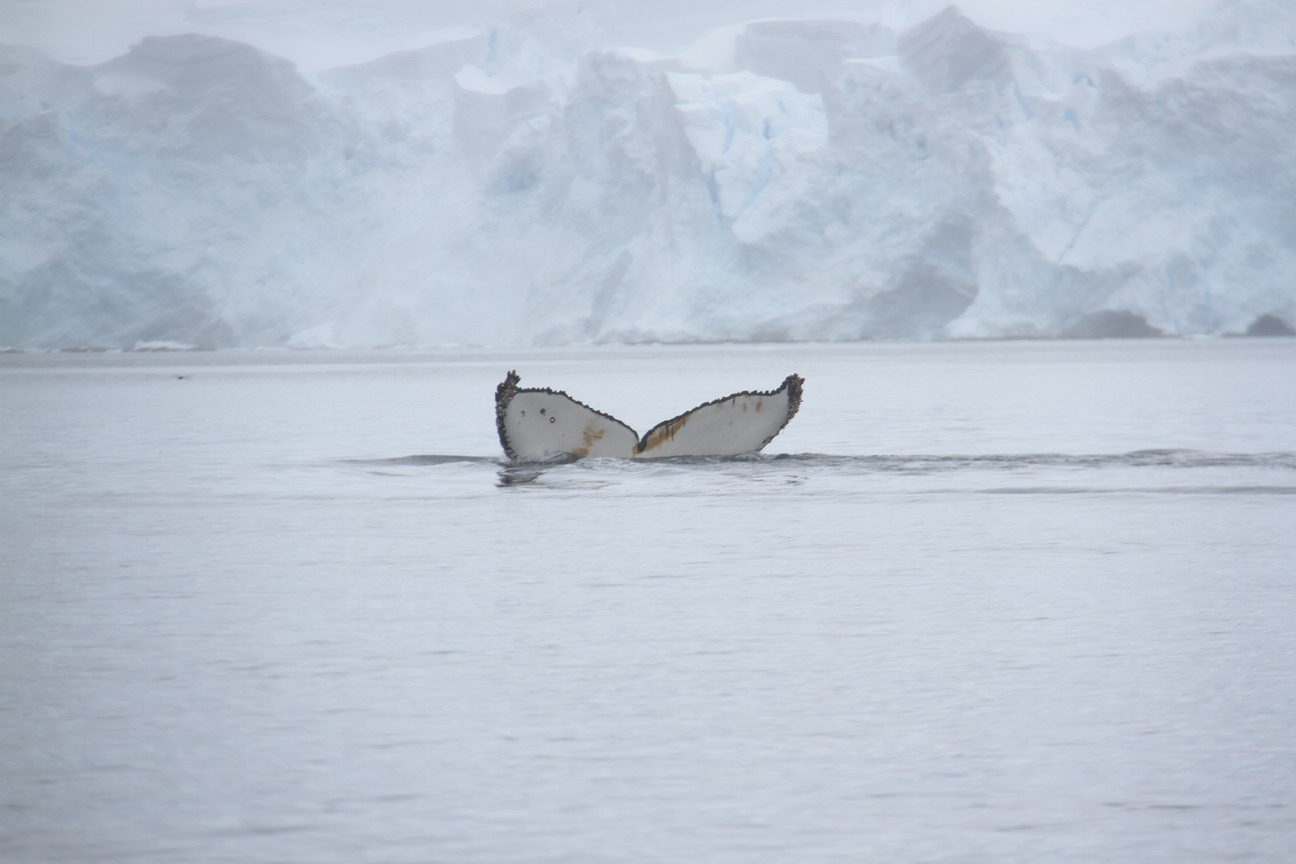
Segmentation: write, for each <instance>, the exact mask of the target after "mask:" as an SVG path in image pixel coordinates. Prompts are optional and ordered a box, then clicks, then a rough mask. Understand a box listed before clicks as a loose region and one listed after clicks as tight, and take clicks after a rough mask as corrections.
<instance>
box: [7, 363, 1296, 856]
mask: <svg viewBox="0 0 1296 864" xmlns="http://www.w3.org/2000/svg"><path fill="white" fill-rule="evenodd" d="M514 368H515V369H517V370H518V371H519V372H520V373H521V375H522V383H523V386H528V385H530V386H549V387H554V388H560V389H564V390H566V391H568V392H569V393H571V394H572V395H573V396H574V397H576V398H578V399H580V400H582V401H584V402H587V403H589V404H591V405H593V406H594V407H596V408H599V409H601V410H604V411H607V412H610V413H612V414H615V415H616V416H617V417H619V418H621V419H622V420H625V421H626V422H628V423H630V424H631V425H632V426H634V427H636V428H638V429H640V430H641V431H642V430H644V429H647V428H648V427H649V426H651V425H653V424H654V423H656V422H657V421H659V420H663V419H665V418H668V417H671V416H674V415H676V414H678V413H680V412H681V411H683V410H685V409H687V408H690V407H692V406H693V405H695V404H698V403H700V402H703V401H707V400H709V399H711V398H714V397H717V396H720V395H723V394H726V393H729V392H733V391H736V390H744V389H754V388H758V389H764V388H770V387H774V386H777V384H778V383H779V382H780V381H781V380H782V378H783V377H784V376H785V375H787V374H788V373H791V372H798V373H800V374H801V375H803V376H805V378H806V390H805V401H804V403H803V405H802V408H801V412H800V414H799V415H798V416H797V417H796V419H794V420H793V421H792V423H791V424H790V425H789V426H788V428H787V429H786V430H785V431H784V432H783V434H782V435H780V436H779V437H778V438H776V439H775V440H774V441H773V442H772V444H771V445H770V446H769V447H768V448H766V452H765V453H764V454H763V455H762V456H760V457H758V458H748V459H732V460H672V461H664V462H656V463H654V462H621V461H614V460H582V461H578V462H574V463H570V464H564V465H550V466H508V465H505V464H503V463H502V461H501V454H500V452H499V445H498V443H497V441H496V438H495V430H494V416H493V404H492V400H493V392H494V387H495V385H496V384H497V383H498V382H499V381H500V380H502V379H503V377H504V373H505V372H506V371H507V370H509V369H514ZM1294 559H1296V340H1282V339H1277V340H1211V341H1169V340H1164V341H1128V342H1126V341H1121V342H1115V341H1113V342H997V343H942V344H927V345H892V344H866V345H833V346H807V345H796V346H792V345H789V346H691V347H658V346H648V347H629V348H612V347H607V348H588V349H562V350H558V349H555V350H546V351H540V350H528V351H516V352H504V351H485V350H443V351H435V352H412V351H411V352H398V351H388V352H371V353H346V352H321V353H294V352H246V353H235V352H230V353H213V354H203V353H147V354H146V353H128V354H46V355H35V354H9V355H0V662H2V663H3V674H2V675H0V860H4V861H6V862H16V864H17V862H21V864H27V862H32V864H35V862H85V861H95V862H111V861H122V862H158V864H162V862H165V864H188V862H195V864H197V862H203V864H206V862H240V864H260V862H267V864H268V862H299V864H300V862H339V864H343V862H345V864H355V862H390V864H403V862H409V864H416V862H419V864H421V862H446V864H539V862H552V864H586V862H589V864H595V862H598V864H603V862H608V864H611V862H624V864H642V862H680V861H688V862H735V864H736V862H769V864H786V862H791V861H795V862H801V864H806V862H809V864H816V862H842V864H848V862H849V864H858V862H888V864H892V862H967V864H981V862H991V861H992V862H996V864H1006V862H1021V864H1027V862H1031V864H1036V862H1076V864H1082V862H1083V864H1092V862H1097V861H1101V862H1106V864H1112V862H1130V864H1133V862H1138V864H1149V862H1166V864H1171V862H1173V864H1182V862H1187V861H1191V862H1285V861H1290V860H1294V859H1293V856H1296V733H1294V732H1293V730H1296V560H1294Z"/></svg>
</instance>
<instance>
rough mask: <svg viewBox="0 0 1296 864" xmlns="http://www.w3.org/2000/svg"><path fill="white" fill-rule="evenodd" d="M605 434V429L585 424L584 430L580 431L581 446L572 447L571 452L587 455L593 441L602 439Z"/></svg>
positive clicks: (592, 446)
mask: <svg viewBox="0 0 1296 864" xmlns="http://www.w3.org/2000/svg"><path fill="white" fill-rule="evenodd" d="M606 434H607V430H606V429H595V428H594V426H593V425H587V426H586V427H585V431H583V432H581V444H582V446H580V447H574V448H572V451H571V452H572V453H573V454H574V455H576V456H588V455H589V452H590V450H592V449H593V448H594V444H595V442H598V441H602V440H603V436H604V435H606Z"/></svg>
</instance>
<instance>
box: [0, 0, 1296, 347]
mask: <svg viewBox="0 0 1296 864" xmlns="http://www.w3.org/2000/svg"><path fill="white" fill-rule="evenodd" d="M572 9H577V10H578V9H579V7H575V6H573V7H572ZM569 11H570V10H568V7H567V6H560V7H559V6H556V7H555V10H554V12H553V16H551V19H548V20H546V21H544V22H541V23H536V22H535V21H534V20H531V19H526V18H519V17H518V16H516V15H514V16H513V17H512V18H510V19H508V21H506V22H505V23H504V24H498V23H497V24H491V23H490V22H474V23H473V26H468V25H463V26H452V27H445V28H441V29H438V30H435V31H430V32H428V33H426V34H422V36H421V39H420V43H419V44H418V45H417V46H416V47H412V48H408V49H405V50H401V51H397V52H395V53H389V54H386V55H385V56H381V57H378V58H377V59H370V60H368V61H366V62H363V63H358V64H354V65H349V66H341V67H338V66H334V67H332V68H324V69H310V70H308V71H302V68H303V67H302V66H301V65H299V64H297V63H294V62H292V61H291V60H289V59H284V58H281V57H279V56H275V55H274V54H272V53H269V52H268V51H266V50H264V49H262V48H257V47H253V45H251V44H248V43H247V42H244V41H239V40H235V39H231V38H228V37H223V36H217V35H210V34H205V35H204V34H194V33H190V34H177V35H164V36H152V37H148V38H144V39H142V40H141V41H138V42H137V43H136V44H134V45H133V47H131V48H130V49H129V50H128V51H126V52H125V53H124V54H121V55H120V56H116V57H113V58H112V59H109V60H107V61H105V62H97V63H91V64H75V63H69V62H65V61H63V60H59V59H55V58H54V57H52V56H50V55H49V54H47V53H45V52H42V51H39V50H36V49H34V48H31V47H24V46H20V45H10V46H5V47H0V346H14V347H20V348H55V347H72V346H103V347H131V346H134V345H136V344H139V343H146V344H147V343H159V342H162V343H178V344H185V345H194V346H200V347H229V346H260V345H298V346H308V345H357V346H359V345H364V346H370V345H391V344H557V343H572V342H599V341H611V342H616V341H693V340H850V339H871V338H887V339H892V338H894V339H909V338H949V337H954V338H977V337H1020V336H1105V335H1150V334H1156V333H1163V334H1171V335H1197V334H1203V335H1205V334H1230V333H1244V332H1247V331H1248V330H1249V329H1253V330H1255V331H1258V332H1263V331H1278V332H1282V331H1285V330H1289V329H1290V328H1291V327H1293V326H1296V158H1293V157H1292V153H1293V149H1292V147H1293V145H1292V142H1293V141H1296V13H1293V12H1292V11H1291V10H1290V7H1289V6H1288V4H1286V3H1284V2H1280V0H1243V2H1228V3H1224V4H1222V5H1220V6H1218V7H1217V8H1216V9H1214V10H1213V11H1212V12H1210V13H1209V14H1206V15H1204V16H1203V17H1201V18H1200V19H1198V20H1195V21H1193V22H1191V23H1190V24H1188V25H1185V26H1180V27H1178V28H1177V29H1174V30H1170V31H1167V32H1164V33H1140V34H1135V35H1132V36H1129V37H1127V38H1123V39H1120V40H1118V41H1115V42H1111V43H1107V44H1103V45H1100V46H1097V47H1085V48H1078V47H1068V46H1065V45H1062V44H1059V43H1057V42H1053V41H1050V40H1048V39H1046V38H1043V37H1040V36H1038V35H1034V36H1028V35H1017V34H1010V33H1003V32H996V31H993V30H990V29H987V28H986V27H983V26H981V25H979V24H978V23H976V22H975V21H974V20H972V19H971V18H969V17H968V16H966V15H964V14H963V13H961V12H960V11H959V10H958V9H955V8H949V9H945V10H944V11H940V12H938V13H936V14H935V15H933V16H932V17H929V18H927V19H925V20H922V21H919V22H917V23H914V24H911V25H907V26H894V25H892V24H889V23H887V22H886V21H885V20H883V19H881V18H879V17H878V16H876V15H874V16H872V17H871V18H869V19H868V20H854V19H851V18H849V17H843V18H841V19H840V20H836V19H834V20H829V19H826V18H825V19H816V20H804V19H797V20H791V19H788V20H783V19H777V18H765V19H762V20H753V21H746V22H741V21H738V22H729V24H728V26H724V27H719V28H711V29H707V30H706V32H701V31H699V32H696V33H691V34H688V35H689V36H690V40H691V41H693V44H692V45H690V46H686V47H682V48H680V49H679V50H676V51H673V52H661V51H649V50H647V49H644V48H624V47H611V46H610V45H600V44H596V43H592V42H591V40H592V39H595V37H596V36H597V34H593V35H591V33H589V32H587V31H582V30H580V29H579V28H574V25H573V26H571V27H567V26H566V23H569V22H566V21H565V19H563V18H562V15H566V14H568V12H569ZM570 14H571V15H573V16H576V15H578V14H579V12H578V11H570ZM465 20H467V19H465ZM711 23H714V22H711ZM533 25H534V26H533ZM0 32H2V31H0ZM554 33H558V34H559V36H561V37H562V38H557V37H554ZM573 33H574V34H575V35H573Z"/></svg>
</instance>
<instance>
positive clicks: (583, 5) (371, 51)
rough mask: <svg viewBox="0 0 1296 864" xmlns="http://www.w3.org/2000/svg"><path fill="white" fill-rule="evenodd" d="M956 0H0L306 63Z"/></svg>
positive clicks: (1, 13) (975, 12)
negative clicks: (485, 31)
mask: <svg viewBox="0 0 1296 864" xmlns="http://www.w3.org/2000/svg"><path fill="white" fill-rule="evenodd" d="M1219 2H1221V0H961V2H959V3H958V5H959V6H960V8H962V9H963V10H964V11H965V12H966V13H967V14H968V15H969V16H970V17H971V18H973V19H974V20H976V21H977V22H979V23H981V24H982V25H983V26H986V27H989V28H991V29H996V30H1006V31H1009V32H1015V33H1031V34H1039V35H1045V36H1048V37H1049V38H1052V39H1055V40H1058V41H1061V42H1065V43H1068V44H1071V45H1075V46H1078V47H1090V46H1093V45H1098V44H1102V43H1104V42H1108V41H1111V40H1113V39H1116V38H1119V37H1121V36H1125V35H1128V34H1129V33H1134V32H1140V31H1146V30H1167V29H1170V30H1172V29H1175V28H1177V27H1181V26H1184V25H1186V24H1189V23H1191V22H1192V21H1194V20H1196V19H1197V18H1198V17H1200V16H1201V14H1203V12H1205V11H1206V10H1207V9H1209V8H1212V7H1214V6H1216V5H1218V4H1219ZM946 5H949V3H948V0H711V2H698V0H0V41H3V42H8V43H11V44H12V43H16V44H24V45H30V46H33V47H38V48H41V49H42V50H45V51H48V52H50V53H51V54H52V55H53V56H55V57H56V58H57V59H60V60H64V61H68V62H76V63H97V62H101V61H103V60H106V59H108V58H110V57H113V56H116V55H118V54H120V53H122V52H123V51H124V50H126V48H128V47H129V46H130V45H131V44H132V43H134V42H136V41H138V40H139V39H140V38H142V37H144V36H148V35H165V34H170V33H183V32H195V31H197V32H204V33H211V34H214V35H220V36H226V37H228V38H233V39H239V40H241V41H248V42H251V43H253V44H256V45H257V46H258V47H260V48H263V49H265V50H268V51H271V52H272V53H276V54H280V55H282V56H287V57H289V58H290V59H293V60H295V61H297V62H298V63H300V64H301V65H302V66H303V67H305V68H308V69H309V68H323V67H327V66H334V65H345V64H348V63H356V62H362V61H364V60H369V59H372V58H373V57H377V56H381V55H382V54H386V53H390V52H391V51H397V50H402V49H406V48H413V47H418V46H419V45H421V44H426V43H427V41H429V40H431V39H435V37H436V31H437V30H438V29H440V28H445V27H451V26H454V25H463V24H471V25H477V26H482V25H489V24H493V23H505V24H506V26H512V27H521V28H525V27H527V26H529V25H536V26H549V27H553V26H554V24H555V22H559V23H561V22H562V21H563V20H564V19H570V21H571V22H572V24H573V28H575V27H576V24H577V22H579V30H580V35H581V36H582V37H583V40H586V41H588V40H589V39H595V40H597V39H598V37H599V36H602V35H606V41H605V42H604V43H603V44H609V45H631V46H634V47H644V48H649V49H652V50H655V51H659V52H664V53H675V52H678V51H680V50H683V48H685V47H687V45H688V44H689V43H690V42H691V41H692V40H694V39H696V38H698V37H699V36H701V35H702V33H704V32H705V31H706V30H708V29H710V28H713V27H718V26H723V25H727V24H735V23H739V22H741V21H745V20H751V19H756V18H771V17H788V18H807V17H824V18H854V19H857V20H859V19H864V20H874V21H877V20H881V21H883V22H885V23H888V24H891V25H894V26H897V27H902V26H905V25H907V24H910V23H913V22H915V21H918V20H921V19H922V18H925V17H927V16H928V15H931V14H934V13H935V12H937V11H939V10H940V9H942V8H944V7H945V6H946Z"/></svg>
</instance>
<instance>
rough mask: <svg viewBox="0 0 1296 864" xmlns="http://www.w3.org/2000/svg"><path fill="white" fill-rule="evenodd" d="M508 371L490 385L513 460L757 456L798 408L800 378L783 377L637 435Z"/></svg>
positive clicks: (506, 448)
mask: <svg viewBox="0 0 1296 864" xmlns="http://www.w3.org/2000/svg"><path fill="white" fill-rule="evenodd" d="M520 381H521V378H520V377H519V376H518V374H517V372H513V371H510V372H509V373H508V375H507V376H505V378H504V380H503V381H502V382H500V385H499V386H498V387H496V388H495V426H496V429H498V431H499V438H500V444H501V445H502V446H503V447H504V452H505V454H507V455H508V457H509V458H510V459H512V460H513V461H515V462H518V461H522V462H529V461H541V460H549V459H561V458H571V457H573V456H575V457H580V456H611V457H616V458H622V459H659V458H664V457H667V456H739V455H742V454H744V453H755V452H757V451H758V450H760V449H761V448H763V447H764V446H765V445H766V444H768V443H769V442H770V441H772V440H773V439H774V436H775V435H777V434H778V433H779V432H781V431H782V430H783V427H784V426H786V425H787V424H788V421H789V420H791V419H792V418H793V417H794V416H795V415H796V413H797V409H798V408H800V407H801V388H802V385H803V384H804V383H805V380H804V379H803V378H802V377H801V376H800V375H789V376H788V377H787V378H785V379H784V380H783V383H782V384H781V385H779V387H778V389H776V390H743V391H742V392H740V393H733V394H731V395H729V396H722V397H720V398H719V399H713V400H711V401H710V402H704V403H703V404H701V405H699V406H697V407H696V408H694V409H693V410H691V411H686V412H684V413H683V414H681V415H679V416H678V417H673V418H671V419H670V420H666V421H664V422H662V423H658V424H657V425H656V426H654V427H653V428H651V429H649V430H648V431H647V432H646V433H644V435H643V437H642V438H641V437H639V435H638V433H636V432H635V430H634V429H632V428H630V427H629V426H628V425H626V424H625V423H623V422H621V421H620V420H618V419H617V418H615V417H613V416H612V415H611V414H605V413H603V412H602V411H596V410H595V409H593V408H591V407H590V406H588V405H586V404H585V403H584V402H580V401H578V400H576V399H573V398H572V397H570V396H568V395H567V394H566V393H564V392H563V391H561V390H550V389H549V388H548V387H519V386H518V384H519V382H520Z"/></svg>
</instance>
